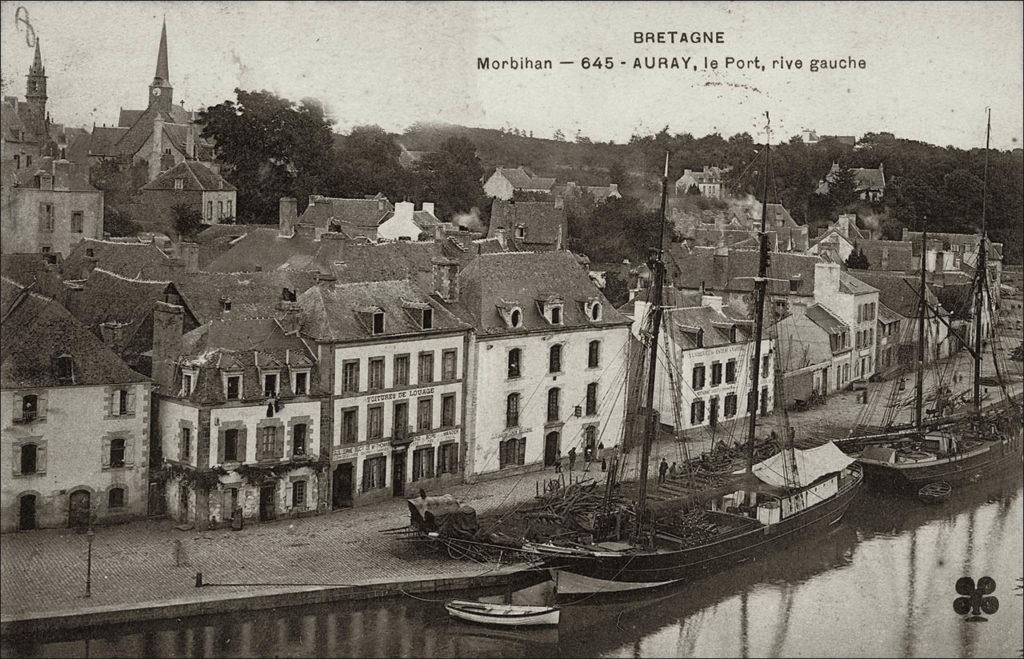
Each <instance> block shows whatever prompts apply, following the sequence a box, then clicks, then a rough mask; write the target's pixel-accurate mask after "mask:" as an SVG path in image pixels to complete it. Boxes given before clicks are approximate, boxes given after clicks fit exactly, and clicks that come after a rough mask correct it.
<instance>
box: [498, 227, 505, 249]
mask: <svg viewBox="0 0 1024 659" xmlns="http://www.w3.org/2000/svg"><path fill="white" fill-rule="evenodd" d="M495 237H496V238H497V239H498V244H499V245H501V249H502V250H506V249H508V236H507V235H506V234H505V227H498V233H497V234H496V235H495Z"/></svg>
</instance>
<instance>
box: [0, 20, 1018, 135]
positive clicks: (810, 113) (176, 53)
mask: <svg viewBox="0 0 1024 659" xmlns="http://www.w3.org/2000/svg"><path fill="white" fill-rule="evenodd" d="M19 7H24V9H25V11H27V16H28V21H27V22H28V24H30V25H31V31H32V32H34V34H35V35H36V36H37V37H38V38H39V39H40V45H41V50H42V55H43V62H44V65H45V66H46V72H47V75H48V76H49V78H48V91H49V101H48V108H49V109H50V113H51V115H52V117H53V120H54V121H55V122H59V123H65V124H68V125H79V126H86V127H91V126H92V125H93V124H94V123H95V124H96V125H102V124H108V125H112V124H115V123H116V121H117V116H118V110H119V108H122V107H124V108H132V109H136V108H138V109H141V108H144V107H145V106H146V102H147V98H148V97H147V94H148V85H149V83H150V82H151V81H152V78H153V73H154V70H155V66H156V55H157V44H158V42H159V36H160V25H161V20H162V19H163V18H166V20H167V33H168V44H169V47H168V50H169V56H170V76H171V83H172V84H173V86H174V97H175V101H176V102H177V101H179V100H184V101H185V106H186V107H187V108H190V109H198V108H201V107H205V106H207V105H210V104H214V103H219V102H221V101H223V100H225V99H227V98H233V97H234V89H235V88H236V87H241V88H243V89H267V90H270V91H273V92H275V93H278V94H280V95H282V96H285V97H287V98H289V99H292V100H295V101H298V100H300V99H302V98H305V97H315V98H318V99H320V100H321V101H322V102H323V103H324V104H325V105H326V107H327V108H328V110H329V112H330V114H331V116H332V117H333V118H334V119H335V121H336V122H337V130H339V131H340V132H345V131H347V130H349V129H350V128H351V127H352V126H356V125H361V124H367V123H373V124H378V125H380V126H383V127H384V128H386V129H388V130H390V131H394V132H401V131H402V130H404V129H405V128H407V127H408V126H409V125H411V124H413V123H414V122H417V121H439V122H446V123H455V124H463V125H469V126H480V127H486V128H500V127H506V128H512V127H515V128H519V129H522V130H526V131H532V132H533V133H534V135H535V136H537V137H551V136H552V134H553V133H554V131H555V130H561V131H563V133H564V134H565V135H566V136H568V137H569V138H570V139H572V137H573V136H574V135H575V134H576V133H577V131H579V132H580V133H581V134H583V135H586V136H588V137H590V138H591V139H593V140H600V141H608V140H614V141H615V142H617V143H621V142H625V141H628V140H629V138H630V136H631V135H633V134H635V133H639V134H648V133H652V132H656V131H658V130H660V129H661V128H662V127H664V126H666V125H667V126H669V130H670V131H671V132H673V133H682V132H689V133H692V134H694V135H696V136H701V135H704V134H707V133H711V132H720V133H722V134H723V135H726V136H728V135H732V134H734V133H737V132H742V131H747V132H750V133H751V134H752V135H754V136H755V139H759V140H760V139H763V136H764V132H763V127H764V118H763V115H764V112H765V111H766V110H767V111H769V112H770V113H771V117H772V135H773V140H778V139H783V140H784V139H788V138H789V137H790V136H792V135H795V134H797V133H798V132H799V131H800V130H801V129H804V128H809V129H814V130H816V131H817V132H818V133H820V134H838V135H855V136H858V137H859V136H861V135H863V134H864V133H865V132H868V131H876V132H877V131H889V132H892V133H895V134H896V135H897V136H898V137H903V138H908V139H917V140H922V141H926V142H931V143H934V144H939V145H942V146H945V145H953V146H957V147H960V148H971V147H978V146H983V145H984V141H985V125H984V114H985V108H986V107H991V108H992V117H993V118H992V121H993V127H992V144H993V146H994V147H997V148H1004V149H1005V148H1015V147H1019V146H1022V137H1024V135H1022V133H1024V64H1022V62H1024V9H1022V7H1024V5H1022V4H1020V3H964V2H956V3H953V2H950V3H932V2H917V3H897V2H891V3H889V2H887V3H827V2H813V3H812V2H794V3H781V2H780V3H767V2H745V3H725V2H694V3H679V4H676V3H672V4H669V3H644V4H640V3H635V4H634V3H610V2H608V3H585V2H571V3H570V2H567V3H553V2H552V3H543V2H534V3H519V2H517V3H500V2H493V3H443V2H416V3H397V2H396V3H370V2H366V3H337V4H334V3H301V2H280V3H258V4H257V3H243V2H238V3H230V4H228V3H218V2H175V3H163V2H133V3H127V2H109V3H107V2H88V3H84V2H83V3H75V2H61V3H56V2H20V3H17V2H3V3H2V13H0V46H2V53H3V57H2V60H0V72H2V75H3V80H4V83H5V86H4V94H5V95H11V94H17V95H19V96H21V95H23V94H24V89H25V78H24V76H25V74H26V73H27V70H28V67H29V65H30V64H31V62H32V54H33V49H32V48H31V47H29V45H28V43H27V35H28V32H29V29H28V28H27V27H26V22H25V21H24V20H16V19H17V17H18V16H19V14H18V8H19ZM25 11H23V12H21V14H20V16H21V18H22V19H24V16H25ZM659 31H661V32H666V31H674V32H685V33H689V32H692V31H699V32H704V31H708V32H721V33H723V40H724V43H700V44H693V43H687V44H680V43H675V44H673V43H661V44H658V43H646V44H636V43H634V32H659ZM482 57H489V58H491V59H492V60H494V59H498V60H500V59H507V58H516V59H518V58H522V57H526V58H529V59H531V60H537V59H551V60H552V61H553V62H554V64H553V68H552V69H551V70H540V71H538V70H514V71H512V70H500V71H480V70H478V69H477V60H478V58H482ZM584 57H588V58H591V59H593V58H601V59H603V58H605V57H610V58H612V61H613V62H614V68H612V69H607V68H602V69H596V68H591V69H589V70H584V69H583V68H582V66H581V63H582V59H583V58H584ZM644 57H654V58H657V57H665V58H672V57H676V58H683V57H688V58H690V60H689V65H690V66H691V67H696V68H695V69H683V70H647V69H639V70H637V69H634V68H633V64H634V59H635V58H641V62H643V59H642V58H644ZM705 57H707V58H709V59H716V60H718V62H719V68H718V69H714V70H712V69H710V68H708V67H706V66H705V64H704V58H705ZM727 57H731V58H735V59H736V60H747V59H751V58H754V57H759V58H760V63H761V64H762V65H763V66H765V70H763V71H762V70H758V69H751V68H746V69H744V70H739V69H737V68H735V66H730V67H729V68H725V59H726V58H727ZM780 57H781V58H785V59H786V60H789V61H792V60H796V59H800V60H802V61H803V68H802V69H800V70H785V69H783V70H779V69H772V67H771V62H772V61H773V60H775V59H776V58H780ZM849 57H852V58H854V59H855V60H864V63H865V68H864V69H859V68H858V69H854V70H850V69H846V70H827V71H818V72H816V73H814V72H811V71H810V70H809V66H810V60H812V59H824V60H831V61H835V60H840V59H841V60H844V61H846V60H847V58H849ZM562 61H570V62H573V64H560V63H559V62H562ZM677 62H679V63H680V64H681V61H680V60H678V59H677ZM623 63H624V64H623Z"/></svg>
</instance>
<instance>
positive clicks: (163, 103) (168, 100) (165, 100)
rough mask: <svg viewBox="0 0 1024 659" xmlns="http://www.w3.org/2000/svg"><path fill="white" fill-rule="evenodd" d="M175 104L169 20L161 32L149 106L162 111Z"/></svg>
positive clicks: (165, 22)
mask: <svg viewBox="0 0 1024 659" xmlns="http://www.w3.org/2000/svg"><path fill="white" fill-rule="evenodd" d="M173 103H174V88H173V87H171V77H170V73H169V72H168V67H167V19H164V24H163V27H162V28H161V30H160V49H159V50H158V51H157V55H156V75H155V76H154V77H153V84H151V85H150V86H149V105H150V107H153V106H156V107H157V108H159V109H160V110H165V111H166V110H170V108H171V105H173Z"/></svg>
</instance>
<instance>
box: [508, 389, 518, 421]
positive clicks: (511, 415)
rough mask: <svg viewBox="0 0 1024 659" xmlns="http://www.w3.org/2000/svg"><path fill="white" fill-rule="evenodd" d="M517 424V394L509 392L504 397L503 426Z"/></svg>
mask: <svg viewBox="0 0 1024 659" xmlns="http://www.w3.org/2000/svg"><path fill="white" fill-rule="evenodd" d="M518 426H519V394H509V395H508V397H507V398H506V399H505V427H506V428H516V427H518Z"/></svg>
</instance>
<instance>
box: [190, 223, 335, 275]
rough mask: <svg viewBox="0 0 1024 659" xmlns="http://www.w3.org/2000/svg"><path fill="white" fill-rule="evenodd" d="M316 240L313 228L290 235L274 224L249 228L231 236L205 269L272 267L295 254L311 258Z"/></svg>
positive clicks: (225, 270) (215, 270) (233, 270)
mask: <svg viewBox="0 0 1024 659" xmlns="http://www.w3.org/2000/svg"><path fill="white" fill-rule="evenodd" d="M319 244H320V243H318V242H317V241H315V240H314V236H313V235H312V232H309V233H303V232H300V231H296V232H295V233H294V234H293V235H291V236H282V235H281V232H280V230H279V229H278V228H277V227H270V226H262V227H259V228H250V230H249V231H247V232H246V233H245V234H244V235H242V236H239V237H238V238H236V239H233V240H232V241H231V247H230V249H228V250H227V251H226V252H224V253H223V254H220V255H219V256H217V257H216V258H214V259H213V260H212V261H211V262H210V263H209V264H207V266H206V269H207V270H209V271H210V272H256V271H257V270H263V271H269V270H274V269H277V268H280V267H281V266H282V265H284V264H285V263H288V262H289V260H290V259H292V258H293V257H295V256H296V255H302V256H305V257H306V258H307V261H309V260H311V259H312V256H313V255H314V254H316V251H317V248H318V246H319Z"/></svg>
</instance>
